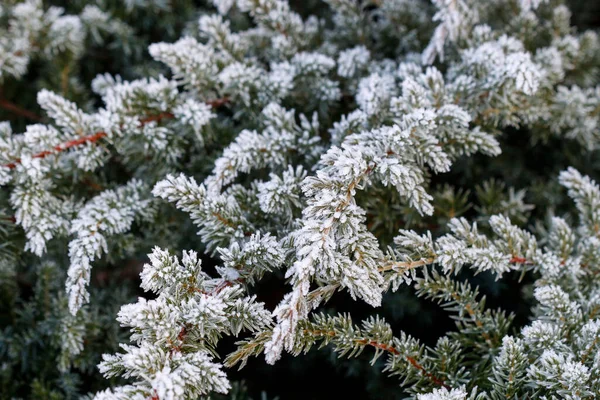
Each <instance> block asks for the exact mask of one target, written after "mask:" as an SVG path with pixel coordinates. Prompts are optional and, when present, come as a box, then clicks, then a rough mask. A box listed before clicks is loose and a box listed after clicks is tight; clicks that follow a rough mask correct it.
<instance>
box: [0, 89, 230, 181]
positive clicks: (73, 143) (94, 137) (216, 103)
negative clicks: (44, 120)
mask: <svg viewBox="0 0 600 400" xmlns="http://www.w3.org/2000/svg"><path fill="white" fill-rule="evenodd" d="M228 102H229V98H227V97H225V98H222V99H216V100H210V101H207V102H206V104H208V105H210V106H212V107H214V108H217V107H221V106H222V105H224V104H227V103H228ZM0 106H2V107H4V108H6V107H5V106H6V104H4V100H2V99H0ZM14 107H16V106H14ZM17 108H18V107H17ZM21 111H25V112H28V111H26V110H21ZM32 115H33V116H34V119H35V118H36V116H35V115H34V114H32ZM29 118H31V116H30V117H29ZM37 118H38V120H41V118H39V117H37ZM173 118H175V115H174V114H173V113H170V112H163V113H160V114H157V115H151V116H147V117H145V118H142V119H141V120H140V125H142V126H143V125H145V124H148V123H150V122H160V121H162V120H165V119H173ZM106 136H108V135H107V133H106V132H102V131H99V132H96V133H93V134H91V135H87V136H83V137H80V138H77V139H74V140H70V141H68V142H66V143H62V144H59V145H56V146H54V147H53V148H52V150H44V151H41V152H39V153H37V154H34V155H33V156H32V158H45V157H47V156H49V155H52V154H57V153H60V152H63V151H65V150H68V149H70V148H72V147H77V146H80V145H82V144H85V143H95V142H97V141H98V140H100V139H102V138H104V137H106ZM20 163H21V159H20V158H17V159H16V160H14V161H13V162H11V163H7V164H4V165H3V166H4V167H6V168H9V169H14V168H16V167H17V164H20Z"/></svg>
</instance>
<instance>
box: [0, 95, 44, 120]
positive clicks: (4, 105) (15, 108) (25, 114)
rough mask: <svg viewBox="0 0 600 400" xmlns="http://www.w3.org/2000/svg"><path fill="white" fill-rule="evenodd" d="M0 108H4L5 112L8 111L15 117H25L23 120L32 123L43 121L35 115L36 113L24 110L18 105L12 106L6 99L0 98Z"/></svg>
mask: <svg viewBox="0 0 600 400" xmlns="http://www.w3.org/2000/svg"><path fill="white" fill-rule="evenodd" d="M0 107H2V108H4V109H5V110H7V111H10V112H12V113H14V114H16V115H20V116H21V117H25V118H28V119H31V120H33V121H38V122H40V121H43V118H42V117H40V116H39V115H37V114H36V113H34V112H31V111H29V110H26V109H24V108H21V107H19V106H18V105H16V104H14V103H12V102H10V101H8V100H6V99H3V98H0Z"/></svg>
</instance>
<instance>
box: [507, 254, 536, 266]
mask: <svg viewBox="0 0 600 400" xmlns="http://www.w3.org/2000/svg"><path fill="white" fill-rule="evenodd" d="M509 263H511V264H528V265H530V264H532V262H531V261H529V260H528V259H526V258H523V257H518V256H513V258H511V259H510V261H509Z"/></svg>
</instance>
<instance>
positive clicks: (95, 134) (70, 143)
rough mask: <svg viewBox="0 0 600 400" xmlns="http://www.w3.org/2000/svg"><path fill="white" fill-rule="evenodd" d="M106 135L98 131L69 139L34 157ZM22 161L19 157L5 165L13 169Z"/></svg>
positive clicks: (91, 141) (92, 141) (93, 140)
mask: <svg viewBox="0 0 600 400" xmlns="http://www.w3.org/2000/svg"><path fill="white" fill-rule="evenodd" d="M105 136H106V132H96V133H94V134H93V135H88V136H83V137H80V138H77V139H74V140H71V141H68V142H66V143H62V144H59V145H58V146H54V147H53V148H52V150H44V151H42V152H39V153H37V154H35V155H34V156H33V158H45V157H47V156H49V155H51V154H56V153H60V152H61V151H65V150H67V149H70V148H71V147H75V146H79V145H82V144H84V143H94V142H97V141H98V140H100V139H102V138H103V137H105ZM20 163H21V159H20V158H17V159H16V160H15V161H13V162H11V163H8V164H4V167H7V168H10V169H13V168H16V167H17V164H20Z"/></svg>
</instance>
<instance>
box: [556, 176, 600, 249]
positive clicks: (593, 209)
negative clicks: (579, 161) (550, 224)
mask: <svg viewBox="0 0 600 400" xmlns="http://www.w3.org/2000/svg"><path fill="white" fill-rule="evenodd" d="M559 181H560V183H561V185H563V186H564V187H566V188H567V189H568V191H569V196H570V197H571V198H573V200H575V205H576V206H577V211H578V212H579V218H580V223H581V226H582V228H583V229H584V235H583V236H596V237H598V235H599V234H600V188H599V187H598V184H597V183H596V182H595V181H593V180H592V179H591V178H590V177H588V176H583V175H581V173H579V171H577V170H576V169H574V168H568V169H567V170H566V171H563V172H561V174H560V177H559Z"/></svg>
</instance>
